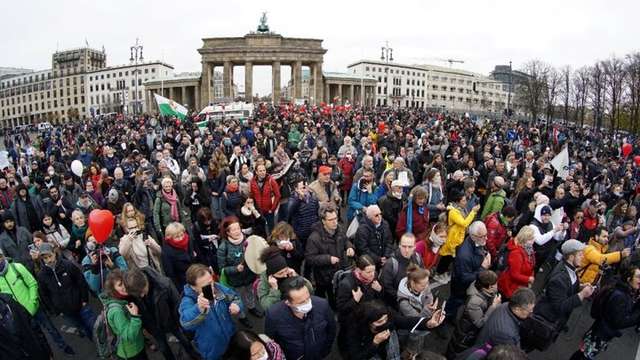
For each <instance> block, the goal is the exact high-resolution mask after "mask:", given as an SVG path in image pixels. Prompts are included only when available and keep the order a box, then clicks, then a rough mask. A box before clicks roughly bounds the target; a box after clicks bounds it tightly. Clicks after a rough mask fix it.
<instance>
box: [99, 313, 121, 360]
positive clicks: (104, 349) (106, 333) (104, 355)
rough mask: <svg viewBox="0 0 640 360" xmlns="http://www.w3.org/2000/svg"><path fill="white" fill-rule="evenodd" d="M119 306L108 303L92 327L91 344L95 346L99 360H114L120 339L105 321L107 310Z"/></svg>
mask: <svg viewBox="0 0 640 360" xmlns="http://www.w3.org/2000/svg"><path fill="white" fill-rule="evenodd" d="M119 306H120V305H119V304H116V303H110V304H109V305H107V306H106V307H105V308H104V309H103V310H102V312H100V314H99V315H98V317H97V318H96V322H95V323H94V325H93V342H94V343H95V345H96V350H97V353H98V357H99V358H100V359H115V357H116V351H117V349H118V344H119V343H120V339H119V338H118V337H117V336H116V334H115V333H114V332H113V330H111V327H110V326H109V323H108V321H107V313H108V312H109V310H111V309H114V308H116V307H119Z"/></svg>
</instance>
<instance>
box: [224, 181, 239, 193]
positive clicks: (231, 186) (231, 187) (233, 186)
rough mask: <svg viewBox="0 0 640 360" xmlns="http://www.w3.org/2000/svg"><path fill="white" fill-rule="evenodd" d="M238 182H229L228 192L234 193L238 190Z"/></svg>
mask: <svg viewBox="0 0 640 360" xmlns="http://www.w3.org/2000/svg"><path fill="white" fill-rule="evenodd" d="M238 187H239V186H238V184H237V183H235V184H234V183H232V184H228V185H227V187H226V190H227V192H228V193H234V192H236V191H238Z"/></svg>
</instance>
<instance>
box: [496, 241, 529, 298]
mask: <svg viewBox="0 0 640 360" xmlns="http://www.w3.org/2000/svg"><path fill="white" fill-rule="evenodd" d="M507 249H508V250H509V255H508V257H507V268H506V269H505V270H504V271H503V272H502V273H500V275H499V276H498V290H500V292H501V293H502V294H503V295H504V296H505V297H507V298H510V297H511V295H513V293H514V292H515V291H516V290H517V289H518V288H521V287H527V286H529V278H530V277H531V276H533V267H534V266H535V257H534V256H531V257H529V255H527V252H526V251H524V248H523V247H522V246H520V245H517V244H516V243H515V241H514V239H511V240H509V242H507Z"/></svg>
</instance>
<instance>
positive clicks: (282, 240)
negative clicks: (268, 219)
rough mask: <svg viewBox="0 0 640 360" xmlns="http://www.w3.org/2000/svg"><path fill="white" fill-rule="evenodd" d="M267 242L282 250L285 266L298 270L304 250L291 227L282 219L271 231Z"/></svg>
mask: <svg viewBox="0 0 640 360" xmlns="http://www.w3.org/2000/svg"><path fill="white" fill-rule="evenodd" d="M268 242H269V244H270V245H275V246H277V247H278V249H280V251H281V252H282V256H284V258H285V259H286V260H287V266H288V267H290V268H292V269H294V270H295V271H296V272H298V273H299V272H300V267H301V266H302V259H304V250H303V249H302V245H301V244H300V242H299V241H298V239H297V237H296V233H295V231H293V227H292V226H291V225H289V224H287V223H286V222H284V221H281V222H279V223H277V224H276V226H275V227H274V228H273V230H272V231H271V237H270V238H269V241H268Z"/></svg>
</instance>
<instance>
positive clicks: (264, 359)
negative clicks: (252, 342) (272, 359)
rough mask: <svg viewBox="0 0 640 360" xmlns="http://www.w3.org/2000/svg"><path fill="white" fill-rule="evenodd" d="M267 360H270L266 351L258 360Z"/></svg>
mask: <svg viewBox="0 0 640 360" xmlns="http://www.w3.org/2000/svg"><path fill="white" fill-rule="evenodd" d="M267 359H269V354H267V352H266V350H265V352H264V353H263V354H262V355H261V356H260V357H259V358H258V360H267Z"/></svg>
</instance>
